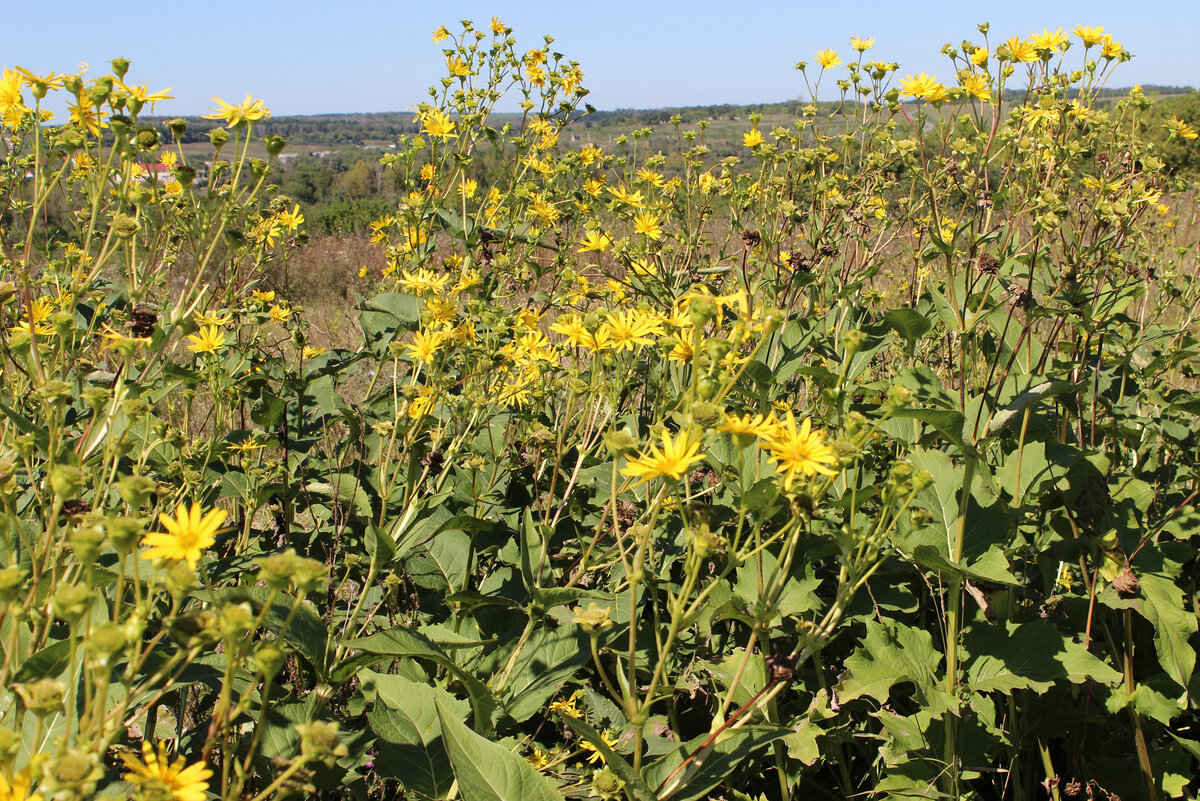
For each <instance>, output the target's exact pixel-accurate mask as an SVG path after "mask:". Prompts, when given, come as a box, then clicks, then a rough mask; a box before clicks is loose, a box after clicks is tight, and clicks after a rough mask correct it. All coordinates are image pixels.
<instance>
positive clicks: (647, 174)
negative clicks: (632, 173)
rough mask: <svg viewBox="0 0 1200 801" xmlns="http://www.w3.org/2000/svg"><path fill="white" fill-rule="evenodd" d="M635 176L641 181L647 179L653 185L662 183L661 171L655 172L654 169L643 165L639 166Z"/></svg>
mask: <svg viewBox="0 0 1200 801" xmlns="http://www.w3.org/2000/svg"><path fill="white" fill-rule="evenodd" d="M637 177H638V178H640V179H641V180H643V181H648V182H649V183H652V184H654V185H655V186H662V185H663V176H662V173H658V172H655V171H654V170H647V169H646V168H644V167H639V168H638V171H637Z"/></svg>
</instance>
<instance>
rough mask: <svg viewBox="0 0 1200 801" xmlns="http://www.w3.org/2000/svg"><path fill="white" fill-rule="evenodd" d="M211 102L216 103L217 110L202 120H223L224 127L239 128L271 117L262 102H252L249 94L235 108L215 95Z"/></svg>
mask: <svg viewBox="0 0 1200 801" xmlns="http://www.w3.org/2000/svg"><path fill="white" fill-rule="evenodd" d="M213 101H214V102H216V104H217V108H215V109H213V113H212V114H205V115H204V119H206V120H224V121H225V125H226V126H227V127H229V128H239V127H241V126H242V125H245V124H246V123H248V122H258V121H259V120H263V119H266V118H267V117H270V116H271V112H270V111H269V110H268V109H267V107H266V106H264V105H263V102H262V101H261V100H252V99H251V97H250V95H249V94H247V95H246V99H245V100H243V101H242V102H241V103H238V104H237V105H236V106H235V105H232V104H230V103H226V102H225V101H224V100H222V99H221V98H219V97H216V96H215V95H214V96H213Z"/></svg>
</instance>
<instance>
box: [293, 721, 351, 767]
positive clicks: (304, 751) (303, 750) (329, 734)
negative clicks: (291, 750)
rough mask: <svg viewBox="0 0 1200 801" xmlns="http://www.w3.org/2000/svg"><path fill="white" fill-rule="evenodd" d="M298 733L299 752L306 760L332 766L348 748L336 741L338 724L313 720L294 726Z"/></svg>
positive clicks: (347, 753)
mask: <svg viewBox="0 0 1200 801" xmlns="http://www.w3.org/2000/svg"><path fill="white" fill-rule="evenodd" d="M296 731H297V732H299V733H300V754H301V756H303V757H304V758H305V759H307V760H319V761H321V762H324V763H325V764H326V765H327V766H332V765H333V763H334V762H336V761H337V760H338V758H340V757H344V756H348V755H349V753H350V752H349V749H347V748H346V746H344V745H342V744H341V743H340V742H339V741H338V724H336V723H326V722H324V721H320V720H315V721H312V722H311V723H301V724H298V725H297V726H296Z"/></svg>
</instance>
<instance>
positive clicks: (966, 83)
mask: <svg viewBox="0 0 1200 801" xmlns="http://www.w3.org/2000/svg"><path fill="white" fill-rule="evenodd" d="M959 88H960V89H962V90H963V91H964V92H965V93H966V94H968V95H970V96H971V97H975V98H978V99H980V100H982V101H984V102H985V103H986V102H987V101H989V100H991V99H992V90H991V89H990V88H988V79H987V76H986V75H984V74H983V73H980V72H975V73H972V74H970V75H968V76H966V77H965V78H963V79H962V83H961V84H959Z"/></svg>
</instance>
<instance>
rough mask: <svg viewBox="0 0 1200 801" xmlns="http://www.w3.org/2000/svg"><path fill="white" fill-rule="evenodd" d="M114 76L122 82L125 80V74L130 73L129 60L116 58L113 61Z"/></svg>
mask: <svg viewBox="0 0 1200 801" xmlns="http://www.w3.org/2000/svg"><path fill="white" fill-rule="evenodd" d="M111 63H112V68H113V75H116V76H117V77H118V78H120V79H121V80H124V79H125V73H127V72H129V59H127V58H114V59H113V60H112V62H111Z"/></svg>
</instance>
